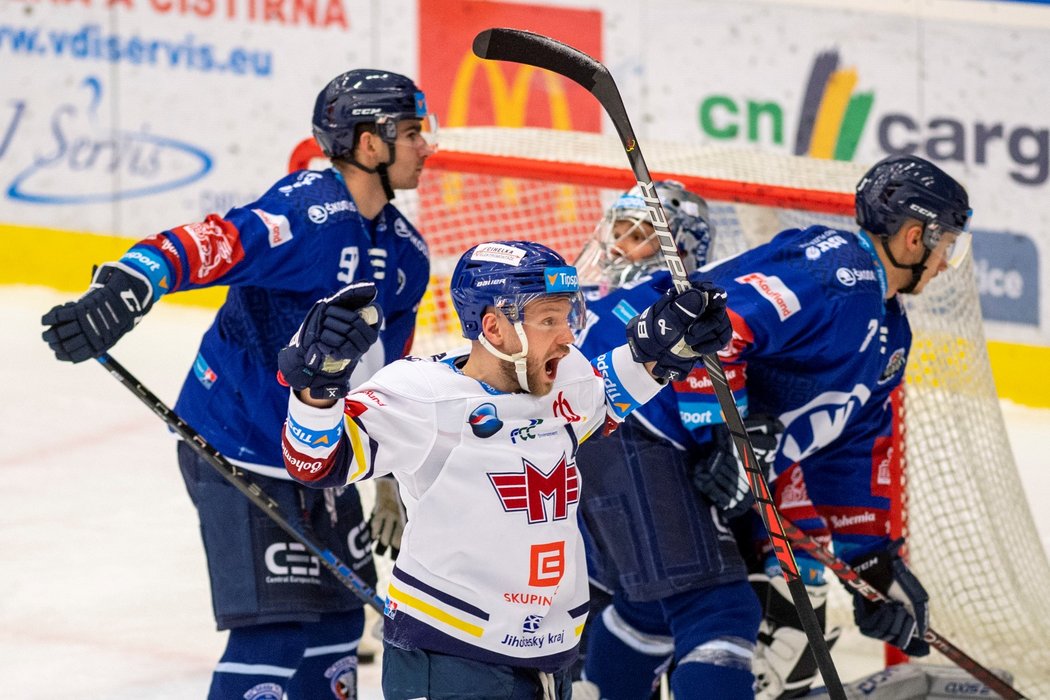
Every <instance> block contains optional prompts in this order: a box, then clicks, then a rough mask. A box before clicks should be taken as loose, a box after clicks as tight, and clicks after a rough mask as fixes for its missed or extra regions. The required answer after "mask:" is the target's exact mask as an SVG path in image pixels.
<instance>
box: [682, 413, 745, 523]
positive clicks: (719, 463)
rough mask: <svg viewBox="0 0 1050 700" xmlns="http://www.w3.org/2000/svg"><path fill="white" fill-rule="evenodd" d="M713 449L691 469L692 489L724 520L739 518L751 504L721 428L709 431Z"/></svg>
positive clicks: (725, 431)
mask: <svg viewBox="0 0 1050 700" xmlns="http://www.w3.org/2000/svg"><path fill="white" fill-rule="evenodd" d="M712 435H713V436H714V442H715V447H714V450H713V451H712V452H711V453H710V455H709V456H708V458H707V459H706V460H701V461H700V462H699V463H697V464H695V465H694V467H693V486H694V487H696V490H697V491H698V492H699V493H700V494H701V495H702V496H703V497H704V498H706V499H707V500H708V501H710V502H711V503H713V504H714V505H715V506H716V507H717V508H718V509H719V510H721V511H722V513H723V514H724V515H725V517H726V518H735V517H737V516H738V515H741V514H743V513H745V512H747V510H748V509H749V508H751V504H752V503H754V502H755V497H754V496H753V495H752V494H751V487H750V486H749V485H748V482H747V476H746V475H745V474H744V470H743V468H742V467H741V466H740V463H739V461H738V460H737V457H736V452H734V451H733V439H732V437H731V436H730V435H729V429H728V428H726V426H725V425H716V426H715V427H714V428H713V429H712Z"/></svg>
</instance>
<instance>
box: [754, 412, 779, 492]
mask: <svg viewBox="0 0 1050 700" xmlns="http://www.w3.org/2000/svg"><path fill="white" fill-rule="evenodd" d="M744 427H745V428H747V437H748V438H749V439H750V440H751V449H752V451H754V453H755V459H757V460H758V463H759V464H760V465H761V466H762V473H763V474H764V475H765V477H766V479H767V480H769V481H772V480H773V479H774V478H775V475H774V474H773V463H774V462H775V461H776V458H777V448H778V447H779V446H780V436H781V435H782V434H783V433H784V424H783V423H781V422H780V419H779V418H777V417H776V416H771V415H769V414H766V413H752V414H751V415H749V416H748V417H747V418H745V419H744Z"/></svg>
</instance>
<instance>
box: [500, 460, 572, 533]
mask: <svg viewBox="0 0 1050 700" xmlns="http://www.w3.org/2000/svg"><path fill="white" fill-rule="evenodd" d="M521 462H522V465H523V466H524V469H523V471H521V472H517V473H515V472H501V473H492V472H490V473H488V474H487V476H488V477H489V481H490V482H491V483H492V487H493V488H494V489H496V495H497V496H499V500H500V503H501V504H503V510H505V511H507V512H508V513H512V512H515V511H519V510H523V511H525V512H526V514H527V515H528V520H529V524H530V525H533V524H535V523H544V522H549V521H557V520H565V519H566V518H567V517H568V516H569V506H571V505H574V504H575V503H576V502H578V501H579V500H580V477H579V474H578V473H577V471H576V465H575V464H570V463H568V462H567V461H566V459H565V455H562V457H561V459H560V460H559V461H558V463H557V464H556V465H554V468H553V469H551V470H550V473H549V474H544V473H543V472H542V471H540V469H539V468H538V467H537V466H536V465H534V464H532V463H530V462H529V461H528V460H527V459H524V458H522V460H521ZM548 501H549V502H550V505H551V507H550V513H549V514H548V508H547V502H548Z"/></svg>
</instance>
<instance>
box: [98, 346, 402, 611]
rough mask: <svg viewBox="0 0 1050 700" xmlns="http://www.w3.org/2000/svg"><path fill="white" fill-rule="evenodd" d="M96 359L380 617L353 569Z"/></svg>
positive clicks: (120, 372)
mask: <svg viewBox="0 0 1050 700" xmlns="http://www.w3.org/2000/svg"><path fill="white" fill-rule="evenodd" d="M96 359H98V361H99V363H100V364H101V365H102V366H103V367H105V368H106V369H107V370H108V371H109V373H110V374H111V375H113V377H115V378H116V379H117V381H119V382H120V383H121V384H123V385H124V386H125V387H127V389H128V391H130V392H131V393H132V394H134V395H135V396H136V397H137V398H138V399H139V400H140V401H141V402H142V403H144V404H146V406H148V407H149V408H150V410H152V411H153V412H154V413H155V414H157V416H158V417H159V418H160V419H161V420H162V421H164V422H165V423H167V424H168V426H170V427H171V428H172V429H173V430H174V431H175V432H176V433H178V434H179V437H181V438H182V439H183V440H185V441H186V444H187V445H189V446H190V447H192V448H193V450H194V451H195V452H196V453H197V454H199V455H200V456H201V457H203V458H204V460H205V461H207V462H208V464H210V465H211V466H212V467H214V468H215V470H216V471H217V472H219V474H221V475H222V477H223V478H224V479H226V481H228V482H230V483H231V484H232V485H233V486H234V487H236V489H237V490H238V491H240V492H241V493H243V494H244V495H245V496H247V497H248V500H249V501H251V502H252V503H254V504H255V505H256V506H258V507H259V508H261V509H262V511H263V512H264V513H266V515H268V516H269V517H270V519H271V520H273V521H274V522H275V523H277V524H278V525H279V526H280V527H281V529H282V530H284V531H285V532H287V533H288V534H289V535H291V536H292V537H293V538H295V540H296V541H298V542H299V543H300V544H302V545H303V546H305V547H306V548H307V549H308V550H309V551H310V552H311V553H313V554H314V555H315V556H317V558H318V559H320V560H321V563H322V564H324V565H325V568H327V569H328V570H329V571H331V572H332V574H333V575H334V576H335V577H336V578H337V579H339V581H341V582H342V583H343V585H345V586H346V587H347V588H349V589H350V590H351V592H353V593H354V595H356V596H357V597H358V598H360V599H361V600H362V601H364V602H365V603H367V604H368V605H371V606H372V607H373V608H375V609H376V611H378V612H379V614H380V615H382V614H383V611H384V608H385V607H386V606H385V605H384V604H383V600H382V599H381V598H380V597H379V596H378V595H377V594H376V592H375V589H374V588H372V587H371V586H369V585H368V584H367V583H365V582H364V581H363V580H362V579H361V577H360V576H358V575H357V574H355V573H354V572H353V569H351V568H350V567H349V566H347V565H346V564H344V563H343V562H342V560H340V559H339V558H338V557H337V556H336V555H335V554H333V553H332V551H331V550H329V549H326V548H325V547H323V546H322V545H320V544H319V543H318V542H317V541H316V540H314V538H313V537H312V536H311V535H309V534H308V533H306V532H304V531H303V530H302V529H300V528H297V527H296V526H295V525H293V524H292V523H291V522H289V521H288V519H287V518H285V517H284V514H283V513H282V512H281V507H280V505H279V504H278V503H277V501H275V500H273V499H272V498H270V497H269V496H267V495H266V494H265V493H264V492H263V490H262V489H260V488H259V487H258V486H257V485H256V484H254V483H252V482H251V481H250V480H249V479H248V477H247V476H245V473H244V471H242V470H241V469H239V468H238V467H237V466H236V465H234V464H232V463H231V462H230V461H229V460H228V459H226V458H225V457H223V456H222V454H221V453H220V452H219V451H218V450H216V449H215V448H214V447H212V446H211V445H210V444H209V443H208V441H207V440H205V439H204V438H203V437H202V436H201V435H200V433H198V432H197V431H196V430H194V429H193V428H191V427H190V425H189V424H188V423H186V421H184V420H182V419H181V418H179V416H178V414H176V413H175V412H174V411H172V410H171V409H170V408H168V407H167V405H165V404H164V402H163V401H161V400H160V399H159V398H157V396H156V395H155V394H154V393H153V392H151V391H150V390H149V389H147V388H146V387H145V386H143V385H142V383H141V382H140V381H139V380H138V379H136V378H135V376H134V375H133V374H131V372H129V371H128V370H127V369H125V368H124V366H123V365H121V364H120V363H119V362H117V361H116V360H114V359H113V358H112V357H111V356H110V355H109V354H103V355H101V356H99V357H98V358H96Z"/></svg>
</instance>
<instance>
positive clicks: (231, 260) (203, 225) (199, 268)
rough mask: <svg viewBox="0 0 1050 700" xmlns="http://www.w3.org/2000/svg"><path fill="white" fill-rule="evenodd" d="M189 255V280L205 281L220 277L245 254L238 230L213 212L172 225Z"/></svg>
mask: <svg viewBox="0 0 1050 700" xmlns="http://www.w3.org/2000/svg"><path fill="white" fill-rule="evenodd" d="M172 233H173V234H175V236H176V237H177V238H179V240H181V241H182V242H183V245H184V246H185V247H186V252H187V253H188V254H189V258H190V265H191V269H190V281H192V282H194V283H198V284H201V283H206V282H210V281H212V280H214V279H217V278H219V277H222V275H223V274H225V273H226V272H227V271H228V270H229V269H230V268H232V267H233V266H234V265H236V264H237V263H239V262H240V261H241V260H242V259H243V258H244V248H242V247H241V241H240V232H239V231H237V228H236V227H235V226H234V225H233V224H231V223H230V222H229V221H226V220H224V219H221V218H219V217H218V216H215V215H214V214H213V215H211V216H209V217H208V218H207V219H205V220H204V221H201V222H198V223H195V224H187V225H185V226H179V227H177V228H174V229H172Z"/></svg>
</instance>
